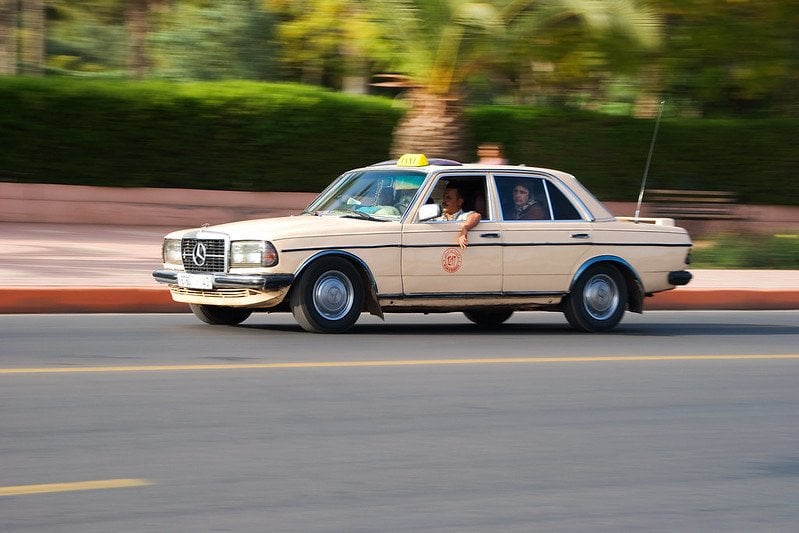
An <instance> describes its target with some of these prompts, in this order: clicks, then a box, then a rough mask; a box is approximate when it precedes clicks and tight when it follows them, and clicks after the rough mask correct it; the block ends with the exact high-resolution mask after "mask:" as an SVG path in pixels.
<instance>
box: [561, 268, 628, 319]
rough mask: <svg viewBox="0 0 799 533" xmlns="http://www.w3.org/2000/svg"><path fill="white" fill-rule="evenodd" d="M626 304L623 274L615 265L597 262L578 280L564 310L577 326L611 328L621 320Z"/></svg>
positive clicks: (567, 317) (567, 298) (625, 286)
mask: <svg viewBox="0 0 799 533" xmlns="http://www.w3.org/2000/svg"><path fill="white" fill-rule="evenodd" d="M626 305H627V285H626V284H625V282H624V277H623V276H622V275H621V273H620V272H619V271H618V270H617V269H616V268H614V267H612V266H609V265H596V266H592V267H590V268H589V269H588V270H586V271H585V273H583V274H582V275H581V276H580V277H579V278H578V279H577V282H576V283H575V284H574V287H573V288H572V291H571V293H570V294H569V295H568V296H567V297H566V303H565V306H564V310H563V313H564V314H565V315H566V320H568V321H569V324H571V326H572V327H573V328H574V329H577V330H580V331H587V332H598V331H608V330H611V329H613V328H614V327H616V325H617V324H618V323H619V322H620V321H621V318H622V316H624V311H625V308H626Z"/></svg>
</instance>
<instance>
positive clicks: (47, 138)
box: [0, 78, 799, 205]
mask: <svg viewBox="0 0 799 533" xmlns="http://www.w3.org/2000/svg"><path fill="white" fill-rule="evenodd" d="M404 111H405V109H404V108H403V107H402V106H398V105H396V104H395V103H394V102H393V101H392V100H389V99H385V98H378V97H366V96H351V95H344V94H341V93H336V92H332V91H326V90H322V89H318V88H314V87H308V86H301V85H292V84H265V83H256V82H202V83H172V82H130V81H121V80H82V79H70V78H44V79H41V78H38V79H29V78H0V180H3V181H21V182H43V183H72V184H89V185H106V186H149V187H183V188H204V189H233V190H276V191H319V190H321V189H322V188H323V187H324V186H325V185H326V184H327V183H328V182H329V181H330V180H331V179H332V178H333V177H335V176H336V175H338V174H340V173H341V172H342V171H344V170H346V169H348V168H353V167H357V166H362V165H365V164H369V163H372V162H375V161H379V160H382V159H387V158H388V157H389V156H388V153H389V145H390V140H391V131H392V129H393V127H394V125H395V124H396V123H397V121H398V120H399V118H400V117H401V115H402V113H404ZM467 116H468V119H469V121H470V122H471V127H472V129H473V138H474V139H476V140H477V141H481V140H484V141H487V140H491V141H499V142H502V143H503V144H504V145H505V148H506V151H507V153H508V156H509V159H510V160H511V162H513V163H526V164H528V165H536V166H546V167H552V168H559V169H562V170H566V171H568V172H572V173H574V174H575V175H577V176H578V177H579V178H580V179H581V180H582V181H583V182H584V183H585V184H586V185H587V186H588V187H589V188H590V189H591V190H593V191H594V192H595V193H596V194H597V195H598V196H599V197H600V198H602V199H604V200H629V201H634V200H635V199H636V198H637V195H638V188H639V186H640V180H641V176H642V173H643V169H644V166H645V163H646V156H647V151H648V149H649V143H650V140H651V136H652V129H653V127H654V121H653V120H637V119H632V118H628V117H618V116H608V115H603V114H599V113H588V112H576V111H556V110H546V109H533V108H525V107H501V106H490V107H477V108H471V109H469V111H468V115H467ZM797 134H799V121H797V120H796V119H780V118H777V119H770V120H704V119H671V118H664V120H663V121H662V123H661V128H660V133H659V136H658V142H657V146H656V147H655V153H654V158H653V161H652V166H651V168H650V173H649V180H648V185H649V187H651V188H694V189H715V190H730V191H734V192H737V193H738V194H739V195H740V197H741V200H742V201H744V202H748V203H762V204H786V205H799V186H797V184H796V178H795V177H794V173H795V170H796V168H797V166H799V149H797V147H796V146H797V142H796V138H797Z"/></svg>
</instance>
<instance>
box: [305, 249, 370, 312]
mask: <svg viewBox="0 0 799 533" xmlns="http://www.w3.org/2000/svg"><path fill="white" fill-rule="evenodd" d="M322 257H341V258H344V259H346V260H347V261H350V262H351V263H352V264H353V265H355V268H357V269H358V271H359V272H360V273H361V278H362V279H363V285H364V287H366V294H365V295H364V307H365V308H366V310H367V311H369V313H370V314H372V315H375V316H377V317H380V319H381V320H382V319H383V310H382V309H381V307H380V304H379V303H378V300H377V282H375V278H374V275H373V274H372V271H371V269H370V268H369V265H367V264H366V263H365V262H364V261H363V259H361V258H360V257H358V256H357V255H355V254H352V253H350V252H346V251H344V250H323V251H321V252H317V253H315V254H313V255H312V256H311V257H309V258H307V259H306V260H305V261H303V262H302V264H301V265H300V266H299V267H298V268H297V270H296V271H295V272H294V279H295V280H298V279H300V276H302V273H303V272H304V271H305V269H306V268H308V266H309V265H310V264H311V263H313V262H314V261H316V260H317V259H320V258H322Z"/></svg>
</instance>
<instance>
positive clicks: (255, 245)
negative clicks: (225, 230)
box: [230, 241, 277, 267]
mask: <svg viewBox="0 0 799 533" xmlns="http://www.w3.org/2000/svg"><path fill="white" fill-rule="evenodd" d="M276 264H277V250H275V247H274V246H272V243H271V242H268V241H234V242H232V243H230V266H231V267H258V266H264V267H271V266H275V265H276Z"/></svg>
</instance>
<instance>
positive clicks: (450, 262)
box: [441, 248, 463, 274]
mask: <svg viewBox="0 0 799 533" xmlns="http://www.w3.org/2000/svg"><path fill="white" fill-rule="evenodd" d="M462 264H463V255H462V254H461V251H460V250H458V249H457V248H447V249H446V250H444V253H443V254H441V266H442V267H443V268H444V271H445V272H449V273H450V274H452V273H453V272H457V271H458V270H460V268H461V265H462Z"/></svg>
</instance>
